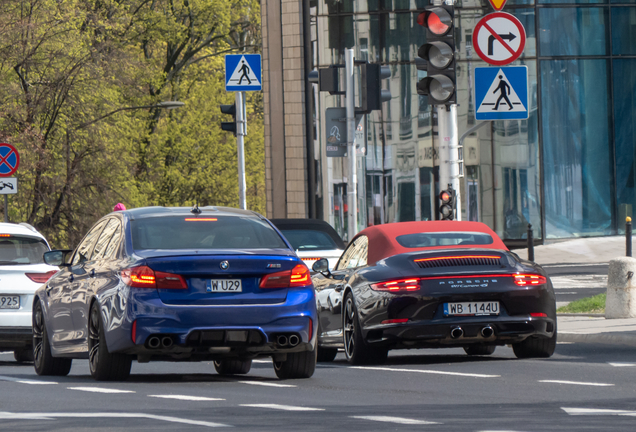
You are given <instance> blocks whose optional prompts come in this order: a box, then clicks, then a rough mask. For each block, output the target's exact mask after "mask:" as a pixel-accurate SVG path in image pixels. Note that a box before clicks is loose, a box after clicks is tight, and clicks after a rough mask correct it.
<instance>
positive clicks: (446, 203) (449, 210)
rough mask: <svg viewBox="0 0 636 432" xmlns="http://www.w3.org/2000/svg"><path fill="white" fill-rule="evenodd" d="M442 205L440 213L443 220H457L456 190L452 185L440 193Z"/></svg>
mask: <svg viewBox="0 0 636 432" xmlns="http://www.w3.org/2000/svg"><path fill="white" fill-rule="evenodd" d="M439 200H440V201H441V205H440V207H439V215H440V218H441V220H455V200H456V195H455V190H454V189H453V188H452V187H450V185H449V187H448V189H446V190H443V191H441V192H440V193H439Z"/></svg>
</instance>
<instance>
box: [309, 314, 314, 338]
mask: <svg viewBox="0 0 636 432" xmlns="http://www.w3.org/2000/svg"><path fill="white" fill-rule="evenodd" d="M312 337H314V320H312V319H311V318H309V340H311V338H312Z"/></svg>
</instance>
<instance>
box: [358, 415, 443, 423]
mask: <svg viewBox="0 0 636 432" xmlns="http://www.w3.org/2000/svg"><path fill="white" fill-rule="evenodd" d="M350 418H354V419H360V420H371V421H378V422H385V423H397V424H405V425H434V424H441V423H437V422H432V421H426V420H415V419H408V418H402V417H389V416H350Z"/></svg>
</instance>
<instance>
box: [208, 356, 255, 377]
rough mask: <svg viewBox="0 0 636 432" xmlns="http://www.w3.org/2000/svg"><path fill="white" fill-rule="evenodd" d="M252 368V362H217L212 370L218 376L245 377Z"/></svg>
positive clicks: (236, 360)
mask: <svg viewBox="0 0 636 432" xmlns="http://www.w3.org/2000/svg"><path fill="white" fill-rule="evenodd" d="M251 368H252V360H249V359H248V360H240V359H233V360H217V361H215V362H214V369H216V373H218V374H219V375H245V374H246V373H248V372H249V371H250V369H251Z"/></svg>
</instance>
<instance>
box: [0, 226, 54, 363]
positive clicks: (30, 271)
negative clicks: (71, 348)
mask: <svg viewBox="0 0 636 432" xmlns="http://www.w3.org/2000/svg"><path fill="white" fill-rule="evenodd" d="M49 250H51V248H50V247H49V244H48V242H47V241H46V239H45V238H44V237H43V236H42V234H40V233H39V232H37V231H36V229H35V228H33V227H32V226H31V225H28V224H13V223H0V351H11V350H12V351H13V354H14V356H15V359H16V360H17V361H30V360H32V359H33V351H32V348H31V345H32V335H31V308H32V305H33V294H34V293H35V290H37V289H38V288H39V287H40V286H42V284H44V283H46V281H48V280H49V278H50V277H51V276H53V275H54V274H55V273H57V272H58V271H59V268H57V267H54V266H50V265H48V264H45V263H44V259H43V258H42V255H43V254H44V252H47V251H49Z"/></svg>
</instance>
